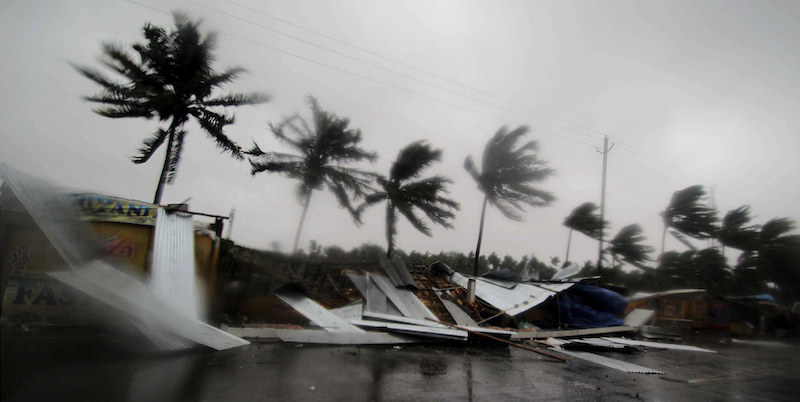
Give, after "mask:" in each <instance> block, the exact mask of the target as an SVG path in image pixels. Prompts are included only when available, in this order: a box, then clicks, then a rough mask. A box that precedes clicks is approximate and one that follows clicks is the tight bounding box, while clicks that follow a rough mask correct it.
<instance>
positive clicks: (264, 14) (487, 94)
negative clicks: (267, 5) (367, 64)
mask: <svg viewBox="0 0 800 402" xmlns="http://www.w3.org/2000/svg"><path fill="white" fill-rule="evenodd" d="M227 2H228V3H231V4H233V5H236V6H239V7H242V8H244V9H246V10H249V11H252V12H254V13H257V14H261V15H263V16H265V17H269V18H272V19H274V20H276V21H279V22H282V23H284V24H287V25H291V26H293V27H295V28H298V29H302V30H303V31H306V32H309V33H312V34H314V35H318V36H321V37H323V38H326V39H329V40H332V41H334V42H336V43H340V44H342V45H345V46H349V47H351V48H353V49H356V50H359V51H362V52H364V53H368V54H371V55H373V56H376V57H379V58H381V59H384V60H387V61H390V62H392V63H395V64H398V65H400V66H403V67H406V68H408V69H411V70H414V71H417V72H420V73H423V74H426V75H428V76H431V77H433V78H436V79H438V80H442V81H444V82H447V83H450V84H453V85H456V86H458V87H461V88H464V89H468V90H470V91H474V92H477V93H479V94H482V95H485V96H488V97H490V98H493V99H496V100H499V101H502V102H505V103H508V104H511V105H514V106H517V107H520V108H523V109H527V110H529V111H531V112H533V113H536V114H540V115H542V116H545V117H548V118H551V119H554V120H558V121H561V122H563V123H567V124H571V125H573V126H576V127H580V128H582V129H585V130H589V131H592V132H595V133H597V134H600V135H605V134H603V133H601V132H599V131H596V130H593V129H591V128H588V127H584V126H581V125H580V124H576V123H573V122H570V121H568V120H564V119H561V118H558V117H555V116H552V115H549V114H547V113H542V112H539V111H537V110H534V109H533V108H531V107H528V106H525V105H520V104H518V103H515V102H513V101H510V100H508V99H504V98H501V97H498V96H496V95H493V94H491V93H489V92H485V91H482V90H480V89H477V88H473V87H470V86H467V85H464V84H461V83H459V82H456V81H453V80H450V79H448V78H445V77H442V76H440V75H437V74H434V73H431V72H429V71H425V70H422V69H420V68H417V67H414V66H412V65H409V64H406V63H403V62H401V61H398V60H395V59H392V58H390V57H386V56H384V55H382V54H379V53H376V52H373V51H371V50H368V49H364V48H362V47H359V46H356V45H353V44H350V43H348V42H345V41H342V40H339V39H336V38H334V37H332V36H329V35H325V34H323V33H320V32H317V31H314V30H311V29H308V28H306V27H303V26H301V25H298V24H295V23H292V22H290V21H286V20H284V19H281V18H278V17H275V16H273V15H270V14H267V13H265V12H262V11H259V10H256V9H254V8H250V7H247V6H244V5H242V4H239V3H235V2H233V1H230V0H227ZM557 127H560V126H557ZM575 133H576V134H580V135H584V136H587V137H589V138H592V139H595V140H599V139H601V138H597V137H594V136H591V135H588V134H585V133H581V132H577V131H575Z"/></svg>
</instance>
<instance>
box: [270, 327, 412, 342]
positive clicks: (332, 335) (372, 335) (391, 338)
mask: <svg viewBox="0 0 800 402" xmlns="http://www.w3.org/2000/svg"><path fill="white" fill-rule="evenodd" d="M276 333H277V335H278V337H279V338H280V339H281V340H282V341H284V342H295V343H312V344H327V345H394V344H401V343H413V342H419V339H416V338H411V337H408V336H402V335H395V334H388V333H385V332H360V333H357V332H327V331H315V330H293V329H278V330H276Z"/></svg>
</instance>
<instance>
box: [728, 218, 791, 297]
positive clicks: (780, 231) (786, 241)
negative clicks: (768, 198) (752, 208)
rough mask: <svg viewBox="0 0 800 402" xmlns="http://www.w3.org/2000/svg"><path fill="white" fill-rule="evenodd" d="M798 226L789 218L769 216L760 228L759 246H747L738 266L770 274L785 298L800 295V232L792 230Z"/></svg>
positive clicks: (766, 275)
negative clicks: (794, 232) (752, 247)
mask: <svg viewBox="0 0 800 402" xmlns="http://www.w3.org/2000/svg"><path fill="white" fill-rule="evenodd" d="M796 227H797V225H796V224H795V222H794V221H793V220H792V219H789V218H775V219H770V220H769V221H767V223H765V224H764V225H763V226H762V227H761V229H760V230H759V233H758V242H757V247H756V249H754V250H745V251H744V252H743V253H742V255H741V256H740V257H739V263H738V264H737V267H736V268H737V269H740V270H754V271H756V272H757V273H759V274H760V275H761V276H762V277H764V278H768V279H769V280H770V281H771V282H773V283H775V284H776V285H777V286H778V289H779V290H780V292H781V299H783V300H784V301H789V300H796V299H797V298H798V297H800V269H799V268H798V267H800V235H796V234H789V233H790V232H792V231H793V230H794V229H795V228H796Z"/></svg>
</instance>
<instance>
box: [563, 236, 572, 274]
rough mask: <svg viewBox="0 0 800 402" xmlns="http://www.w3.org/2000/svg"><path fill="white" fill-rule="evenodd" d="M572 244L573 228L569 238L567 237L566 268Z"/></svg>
mask: <svg viewBox="0 0 800 402" xmlns="http://www.w3.org/2000/svg"><path fill="white" fill-rule="evenodd" d="M570 243H572V228H569V236H568V237H567V256H566V257H564V266H567V263H568V262H569V245H570Z"/></svg>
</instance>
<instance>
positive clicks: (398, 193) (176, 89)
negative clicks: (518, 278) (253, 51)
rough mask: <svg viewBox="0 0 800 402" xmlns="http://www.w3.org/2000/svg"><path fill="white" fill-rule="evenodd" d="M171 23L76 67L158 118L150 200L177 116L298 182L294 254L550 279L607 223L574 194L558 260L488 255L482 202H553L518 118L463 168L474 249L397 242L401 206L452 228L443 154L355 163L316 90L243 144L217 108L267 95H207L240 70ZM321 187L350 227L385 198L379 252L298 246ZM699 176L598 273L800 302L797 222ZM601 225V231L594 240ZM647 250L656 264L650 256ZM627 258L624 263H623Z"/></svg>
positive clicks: (503, 206)
mask: <svg viewBox="0 0 800 402" xmlns="http://www.w3.org/2000/svg"><path fill="white" fill-rule="evenodd" d="M173 16H174V22H175V29H174V30H172V31H168V30H166V29H164V28H162V27H159V26H155V25H152V24H149V23H147V24H145V25H144V27H143V29H142V33H143V36H144V38H145V41H144V42H140V43H134V44H132V45H131V46H130V49H128V48H126V47H124V46H121V45H117V44H112V43H106V44H104V45H103V46H102V56H103V57H102V58H101V59H100V62H101V64H102V65H103V66H105V67H106V68H108V69H109V70H111V71H112V72H114V73H115V74H116V75H117V76H119V77H122V78H123V79H124V80H123V81H116V80H114V79H110V78H108V77H107V76H106V75H104V74H103V73H102V72H101V71H99V70H96V69H93V68H89V67H85V66H80V65H73V66H74V67H75V68H76V69H77V71H78V72H79V73H80V74H82V75H83V76H85V77H87V78H89V79H90V80H92V81H94V82H95V83H97V84H98V85H99V86H100V92H99V93H97V94H95V95H93V96H88V97H85V98H84V99H86V100H87V101H90V102H93V103H97V104H100V105H101V106H100V107H98V108H97V109H95V110H94V111H95V112H96V113H98V114H100V115H102V116H105V117H109V118H146V119H152V118H154V117H155V118H157V119H158V120H159V121H160V122H162V123H163V124H164V125H165V127H159V128H158V129H157V130H156V131H155V132H154V133H152V134H150V135H149V136H148V137H147V138H145V139H144V140H143V141H142V146H141V147H140V148H139V149H138V151H137V154H136V155H135V156H134V157H132V158H131V159H132V161H133V162H134V163H144V162H146V161H148V160H149V159H150V157H151V156H152V155H153V154H154V153H155V152H156V150H157V149H159V148H160V147H161V146H162V145H165V147H166V155H165V159H164V162H163V168H162V171H161V174H160V177H159V181H158V185H157V188H156V193H155V196H154V203H156V204H159V203H160V202H161V197H162V193H163V187H164V184H165V183H169V182H172V181H173V180H174V179H175V176H176V174H177V171H178V164H179V161H180V157H181V153H182V149H183V141H184V139H185V137H186V135H187V132H186V131H185V129H184V127H185V125H186V123H187V122H189V121H190V120H194V121H196V122H197V123H198V125H199V126H200V127H201V129H202V130H203V131H205V133H206V134H207V135H208V136H209V137H210V138H211V139H212V140H214V141H215V143H216V144H217V146H218V147H219V148H221V149H222V150H223V151H225V152H227V153H229V154H230V155H231V156H232V157H234V158H236V159H240V160H244V159H245V158H247V159H248V161H249V163H250V166H251V174H254V175H255V174H258V173H261V172H268V173H275V174H280V175H282V176H285V177H287V178H290V179H293V180H296V181H297V183H298V184H297V189H296V192H295V195H296V196H297V200H298V202H299V203H300V204H301V205H302V206H303V207H302V208H303V209H302V214H301V216H300V221H299V223H298V227H297V229H296V232H295V239H294V244H293V252H295V253H299V256H301V257H306V258H318V259H327V260H332V261H333V260H363V259H368V260H373V259H374V258H375V256H376V253H377V252H380V253H384V254H386V255H387V256H389V257H391V256H392V255H393V254H399V255H401V257H403V258H405V259H406V260H408V261H413V262H420V263H425V264H429V263H432V262H434V261H437V260H438V261H442V262H444V263H446V264H448V265H449V266H451V267H452V268H453V269H455V270H458V271H460V272H464V273H470V274H474V275H481V274H483V273H486V272H489V271H493V270H498V269H509V270H514V271H518V270H520V269H522V267H524V266H525V265H526V264H528V263H529V262H530V263H531V268H532V270H533V271H534V272H538V273H539V274H540V278H542V279H547V278H549V277H550V276H552V275H553V274H554V273H555V272H556V271H557V269H558V268H559V267H560V266H566V265H567V264H569V263H570V261H569V255H570V247H571V240H572V233H573V231H576V232H578V233H581V234H583V235H586V236H588V237H590V238H592V239H596V240H599V239H601V238H605V237H606V236H605V230H606V229H607V228H608V227H609V223H608V222H606V221H602V220H601V219H600V216H599V215H598V214H597V213H596V211H597V206H596V205H595V204H593V203H584V204H582V205H580V206H578V207H577V208H575V209H574V210H573V211H572V213H571V214H570V215H569V216H567V217H566V218H565V220H564V225H565V226H566V227H567V228H569V230H570V232H569V237H568V240H567V248H566V255H565V258H564V262H563V264H560V262H561V260H560V258H558V257H554V258H551V260H550V263H549V264H547V263H544V262H542V261H540V260H538V259H536V257H535V256H530V257H528V256H523V257H522V259H521V260H519V261H518V260H516V259H514V258H513V257H511V256H508V255H507V256H505V257H503V258H502V259H501V258H500V257H499V256H498V255H497V254H496V253H490V254H489V255H488V256H486V255H482V254H481V241H482V237H483V227H484V220H485V216H486V208H487V206H488V205H491V206H493V207H495V208H497V209H498V210H499V211H500V212H501V213H502V215H503V216H505V217H507V218H509V219H512V220H515V221H520V220H522V214H521V213H520V212H521V211H524V209H523V206H524V205H528V206H531V207H543V206H547V205H550V204H551V203H552V202H553V201H555V196H554V195H553V194H551V193H550V192H548V191H545V190H543V189H540V188H538V187H536V186H535V185H538V184H539V183H542V182H543V181H545V180H547V179H548V178H549V177H550V176H552V175H553V173H554V171H553V170H552V169H551V168H550V167H548V165H547V162H545V161H543V160H541V159H540V158H539V155H538V143H537V142H536V141H533V140H529V141H523V139H524V138H525V137H526V135H527V134H528V128H527V127H526V126H520V127H518V128H516V129H509V128H508V127H506V126H503V127H501V128H500V129H499V130H498V131H497V132H496V133H495V135H494V136H493V137H491V138H490V139H489V141H488V142H487V144H486V145H485V147H484V151H483V155H482V158H481V160H480V163H478V162H476V161H475V160H473V158H472V157H471V156H468V157H467V158H466V159H465V161H464V168H465V169H466V171H467V172H468V173H469V174H470V175H471V176H472V178H473V179H474V180H475V183H476V184H477V187H478V190H479V191H480V192H481V193H482V194H483V198H484V199H483V206H482V209H481V218H480V228H479V231H478V241H477V246H476V249H475V252H470V253H469V254H463V253H461V252H442V253H439V254H430V253H425V254H421V253H418V252H415V251H412V252H411V253H405V252H403V251H402V250H400V249H398V248H396V245H395V237H396V234H397V221H398V217H399V216H402V217H404V218H405V219H406V220H407V221H408V222H410V223H411V225H412V226H413V227H414V228H415V229H417V230H418V231H419V232H421V233H423V234H425V235H427V236H431V235H432V232H431V228H430V226H429V225H428V223H429V222H430V223H433V224H435V225H440V226H442V227H445V228H452V221H453V220H454V219H455V211H457V210H459V207H460V206H459V203H458V202H457V200H454V199H450V198H447V197H446V194H447V188H448V186H449V185H450V184H452V182H451V180H450V179H448V178H446V177H444V176H440V175H433V176H428V177H424V178H423V177H422V176H423V175H422V173H423V171H425V170H427V169H428V168H430V167H431V166H433V165H434V164H435V163H438V162H440V161H441V158H442V153H443V151H442V150H441V149H436V148H433V147H432V146H431V145H430V144H428V143H427V142H425V141H413V142H411V143H409V144H408V145H407V146H405V147H404V148H402V149H401V150H400V151H399V153H398V155H397V158H396V159H395V161H394V162H393V164H392V166H391V168H390V171H389V172H388V175H383V174H379V173H376V172H371V171H368V170H362V169H359V168H357V167H354V164H357V163H361V162H372V163H374V162H375V161H376V160H377V158H378V155H377V154H376V153H375V152H373V151H370V150H367V149H364V148H362V147H361V146H360V143H361V141H362V138H363V137H362V133H361V131H360V130H359V129H356V128H352V127H350V120H349V119H348V118H346V117H340V116H337V115H335V114H334V113H332V112H330V111H327V110H324V109H323V108H322V107H321V106H320V104H319V102H318V101H317V99H315V98H314V97H312V96H308V97H307V103H308V105H309V108H310V109H311V118H310V120H307V119H304V118H302V117H301V116H300V115H298V114H294V115H291V116H288V117H285V118H283V119H282V120H281V121H280V122H279V123H277V124H273V123H268V129H269V131H270V132H271V133H272V135H273V136H274V137H275V138H277V139H278V140H279V141H280V142H281V143H282V144H283V145H285V146H286V147H288V148H290V149H291V153H288V152H285V151H283V150H280V149H278V150H262V149H261V148H260V147H259V146H258V145H257V144H255V143H254V144H253V146H252V147H251V148H250V149H249V150H243V149H242V148H241V147H240V146H239V145H238V144H236V142H234V141H233V140H231V139H230V138H228V137H227V136H226V134H225V133H224V128H225V127H226V126H228V125H230V124H233V123H234V116H233V115H228V114H227V113H226V108H229V107H235V106H242V105H252V104H257V103H261V102H266V101H267V100H269V99H270V97H269V96H268V95H267V94H265V93H261V92H255V93H250V94H227V95H218V94H215V92H216V91H217V90H218V89H220V88H221V87H222V86H223V85H225V84H227V83H230V82H231V81H233V80H234V79H236V78H237V77H238V76H239V75H240V74H241V73H242V72H244V69H242V68H240V67H233V68H229V69H227V70H224V71H222V72H216V71H215V70H214V69H213V68H212V62H213V61H214V59H215V56H214V50H215V47H216V35H215V34H214V33H203V32H201V31H200V29H199V27H200V22H199V21H192V20H191V19H189V18H188V17H187V16H186V15H184V14H181V13H173ZM326 189H327V190H328V191H330V192H332V193H333V194H334V196H335V197H336V200H337V202H338V204H339V206H340V207H341V208H342V209H344V210H346V211H347V212H348V213H349V214H350V215H351V217H352V218H353V221H354V223H355V224H357V225H360V224H362V222H361V214H362V213H363V211H364V210H366V209H367V208H369V207H371V206H374V205H377V204H380V203H384V205H385V207H386V210H385V211H386V215H385V216H386V219H385V229H386V231H385V233H386V244H387V247H386V249H383V248H382V247H379V246H376V245H362V246H359V247H357V248H354V249H353V250H350V251H345V250H343V249H341V248H339V247H337V246H329V247H321V246H319V245H318V244H316V243H315V242H312V246H311V247H310V248H309V249H308V251H305V250H299V251H298V244H299V242H300V236H301V232H302V228H303V223H304V222H305V217H306V213H307V211H308V206H309V203H310V201H311V196H312V194H313V193H314V192H316V191H323V190H326ZM705 196H706V192H705V190H704V188H703V186H700V185H697V186H691V187H687V188H685V189H683V190H680V191H676V192H675V193H674V194H673V196H672V198H671V200H670V202H669V204H668V205H667V207H666V208H665V209H664V211H662V212H661V218H662V221H663V224H664V230H663V234H662V238H661V250H660V255H659V257H658V258H656V259H655V260H654V259H653V258H652V257H651V254H652V253H653V252H654V251H655V249H654V248H653V247H652V246H649V245H647V244H645V241H646V238H645V237H644V236H643V230H642V228H641V226H639V225H638V224H635V223H634V224H630V225H627V226H624V227H622V229H621V230H620V231H619V232H618V233H617V235H616V236H615V237H613V238H612V239H611V240H610V241H608V242H607V244H606V245H605V246H606V247H605V248H603V249H601V253H600V254H601V258H600V260H601V261H603V262H604V263H603V264H602V265H603V269H602V271H601V272H600V273H601V274H602V277H603V282H604V283H614V284H620V285H625V286H629V287H631V288H635V289H643V290H662V289H669V288H675V287H702V288H704V289H706V290H707V291H708V293H709V294H710V295H712V296H721V295H726V294H737V295H744V294H755V293H765V292H770V293H772V294H774V295H775V296H777V297H778V298H779V299H781V300H784V301H789V300H800V235H795V234H790V233H791V232H792V231H793V230H794V229H795V228H796V224H795V222H794V221H792V220H791V219H788V218H776V219H772V220H770V221H768V222H767V223H765V224H764V225H755V224H752V223H751V220H752V217H751V215H750V208H749V206H742V207H740V208H737V209H735V210H733V211H729V212H728V213H727V214H726V215H725V217H724V218H723V219H722V220H720V219H719V218H718V212H717V211H716V209H715V208H713V207H711V206H709V205H708V203H707V202H706V199H705ZM668 232H669V233H670V234H671V235H673V236H675V237H676V238H677V239H678V240H680V241H681V243H683V244H685V245H686V246H687V247H688V248H690V250H688V251H683V252H678V251H674V250H670V251H667V250H665V245H666V235H667V233H668ZM601 234H602V235H603V236H602V237H601ZM686 237H688V238H693V239H697V240H703V241H705V240H714V241H716V242H718V243H719V245H720V246H719V247H716V246H715V247H708V248H704V249H696V248H695V247H694V246H693V245H692V243H691V242H689V241H687V239H686ZM727 248H733V249H736V250H738V251H740V252H741V256H740V257H739V259H738V261H737V262H736V264H735V265H733V266H730V265H728V263H727V259H726V258H725V250H726V249H727ZM653 261H655V264H653ZM625 264H628V265H629V266H631V267H635V268H637V269H635V270H633V271H632V272H630V273H628V272H626V270H624V269H623V266H624V265H625ZM583 265H584V268H583V272H582V274H583V275H593V274H597V272H598V271H597V270H598V267H597V266H594V265H593V264H592V263H591V262H589V261H587V262H586V263H584V264H583Z"/></svg>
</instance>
